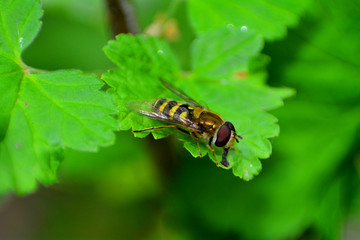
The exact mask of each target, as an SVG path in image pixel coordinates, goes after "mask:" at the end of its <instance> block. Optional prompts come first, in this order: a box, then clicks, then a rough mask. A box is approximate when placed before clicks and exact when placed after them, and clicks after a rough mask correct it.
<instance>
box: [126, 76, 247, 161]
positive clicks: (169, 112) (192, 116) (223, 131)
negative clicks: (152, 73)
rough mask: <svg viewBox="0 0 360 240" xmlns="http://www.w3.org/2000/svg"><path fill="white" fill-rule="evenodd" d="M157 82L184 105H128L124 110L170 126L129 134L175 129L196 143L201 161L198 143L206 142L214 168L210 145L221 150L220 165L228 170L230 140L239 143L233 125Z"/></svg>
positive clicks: (167, 102) (157, 102) (159, 102)
mask: <svg viewBox="0 0 360 240" xmlns="http://www.w3.org/2000/svg"><path fill="white" fill-rule="evenodd" d="M160 81H161V82H162V84H163V85H164V86H165V87H166V88H168V89H169V90H170V91H171V92H173V93H174V94H176V95H177V96H179V97H180V98H182V99H183V100H185V102H178V101H174V100H171V99H165V98H159V99H155V100H150V101H133V102H129V104H128V107H129V108H130V109H132V110H133V111H135V112H137V113H139V114H141V115H144V116H146V117H148V118H151V119H155V120H159V121H163V122H166V123H169V124H171V125H165V126H160V127H151V128H146V129H142V130H133V131H132V132H133V133H135V132H144V131H149V130H156V129H162V128H175V129H177V130H179V131H181V132H184V133H186V134H188V135H190V136H191V137H192V138H193V139H194V140H195V141H196V143H197V146H198V149H199V154H200V157H203V155H202V153H201V150H200V145H199V141H198V139H202V140H205V141H208V146H209V148H210V149H211V151H212V153H213V156H214V158H215V161H216V165H217V166H218V167H219V163H218V161H217V158H216V156H215V150H214V148H213V147H212V144H214V145H215V146H217V147H220V148H223V154H222V160H221V164H222V165H223V166H225V167H228V166H229V162H228V161H227V155H228V151H229V149H230V147H231V146H233V145H234V140H235V141H236V142H239V140H238V138H239V139H242V137H241V136H240V135H238V134H236V131H235V128H234V125H233V124H232V123H231V122H227V121H225V120H224V119H223V118H222V117H221V116H220V115H219V114H217V113H215V112H213V111H210V110H208V109H206V108H204V107H203V106H201V105H200V104H199V103H197V102H196V101H195V100H193V99H192V98H190V97H189V96H188V95H186V94H185V93H184V92H182V91H180V90H178V89H176V88H175V87H174V86H173V85H171V84H170V83H169V82H167V81H164V80H162V79H160Z"/></svg>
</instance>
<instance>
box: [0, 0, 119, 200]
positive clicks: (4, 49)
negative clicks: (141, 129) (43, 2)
mask: <svg viewBox="0 0 360 240" xmlns="http://www.w3.org/2000/svg"><path fill="white" fill-rule="evenodd" d="M40 7H41V6H40V1H35V0H26V1H2V2H1V3H0V9H2V11H1V12H0V21H1V22H0V42H1V43H2V44H0V93H1V94H0V109H1V113H0V193H5V192H8V191H11V190H15V191H16V192H17V193H19V194H24V193H28V192H30V191H33V190H34V189H35V188H36V186H37V181H39V182H41V183H42V184H45V185H48V184H51V183H54V182H55V181H56V172H57V168H58V165H59V163H60V161H61V160H62V159H63V156H62V151H63V148H64V147H69V148H73V149H78V150H82V151H95V150H97V148H98V146H105V145H109V144H111V143H112V142H113V141H114V135H113V133H112V130H113V129H115V128H116V127H117V124H116V122H115V120H114V119H113V118H112V117H110V116H109V114H111V113H113V112H114V111H115V109H114V106H113V103H112V102H111V99H110V98H109V97H108V96H107V95H106V94H105V92H100V91H99V89H100V88H101V87H102V86H103V83H102V82H101V81H100V80H99V79H97V78H96V77H95V76H94V75H84V74H82V73H81V72H80V71H76V70H62V71H55V72H47V73H45V72H41V71H39V70H35V69H32V68H30V67H28V66H26V65H25V64H24V63H22V61H21V58H20V56H21V53H22V51H23V50H24V48H25V47H27V46H28V45H29V44H30V43H31V41H32V40H33V39H34V37H35V36H36V35H37V33H38V31H39V29H40V25H41V23H40V21H39V18H40V17H41V15H42V10H41V8H40Z"/></svg>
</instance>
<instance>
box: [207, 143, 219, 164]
mask: <svg viewBox="0 0 360 240" xmlns="http://www.w3.org/2000/svg"><path fill="white" fill-rule="evenodd" d="M211 142H212V138H210V141H209V148H210V150H211V151H212V153H213V156H214V158H215V161H216V166H217V167H219V163H218V160H217V158H216V156H215V150H214V149H213V147H212V146H211Z"/></svg>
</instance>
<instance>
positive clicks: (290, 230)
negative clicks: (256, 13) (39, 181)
mask: <svg viewBox="0 0 360 240" xmlns="http://www.w3.org/2000/svg"><path fill="white" fill-rule="evenodd" d="M130 4H131V5H132V6H133V7H134V12H135V15H136V17H137V22H138V25H139V28H140V29H141V30H145V29H148V27H149V25H150V24H152V23H154V21H155V22H156V19H161V16H162V15H161V14H166V15H167V16H169V17H171V18H173V19H174V22H175V23H176V24H175V25H171V27H173V28H171V27H170V30H171V29H173V30H174V29H175V30H174V31H175V33H174V32H171V34H170V37H169V35H166V34H165V37H168V40H169V41H170V42H171V46H172V47H173V49H174V51H175V53H176V54H177V56H178V59H179V61H180V63H181V65H182V67H183V69H188V68H189V60H188V59H189V58H190V57H189V52H190V51H189V47H190V44H191V41H192V40H193V39H194V38H195V34H194V32H193V30H192V28H191V27H190V25H191V24H190V23H189V20H188V16H187V8H186V4H187V3H186V1H177V0H174V1H166V0H133V1H131V2H130ZM259 4H262V2H261V1H259ZM43 7H44V17H43V19H42V21H43V27H42V30H41V32H40V34H39V36H38V37H37V39H36V40H35V42H34V43H33V44H32V45H31V46H30V48H29V49H27V50H26V52H25V54H24V55H23V59H24V61H25V63H27V64H28V65H30V66H33V67H36V68H41V69H47V70H56V69H69V68H70V69H72V68H74V69H82V70H84V71H86V72H95V73H98V74H101V73H103V72H104V71H105V70H107V69H109V68H112V67H113V66H112V64H111V62H110V61H109V60H108V59H107V58H106V57H105V55H104V53H103V52H102V47H103V46H104V45H106V43H107V41H108V40H109V39H112V38H113V35H112V33H111V29H110V23H109V17H108V11H107V6H106V2H105V1H102V0H79V1H70V0H44V1H43ZM359 20H360V2H359V1H352V0H349V1H346V4H345V3H344V2H342V1H340V0H330V1H325V0H324V1H316V2H314V3H312V4H310V5H309V7H307V9H306V11H305V12H304V13H303V15H302V17H301V20H300V23H299V24H298V26H296V27H292V28H291V29H289V30H288V34H287V36H286V37H285V38H283V39H281V40H276V41H272V42H267V43H266V44H265V49H264V53H265V54H267V55H269V56H270V57H271V63H270V64H269V66H268V73H269V76H268V83H269V85H271V86H289V87H292V88H294V89H296V91H297V94H296V96H295V97H293V98H291V99H289V100H287V101H286V102H285V106H284V107H283V108H281V109H278V110H276V111H274V112H273V114H274V115H275V116H276V117H277V118H278V119H279V123H280V127H281V132H280V137H278V138H275V139H273V140H272V143H273V154H272V156H271V158H270V159H266V160H263V161H262V163H263V170H262V172H261V173H260V175H259V176H257V177H255V179H254V180H252V181H250V182H244V181H242V180H239V179H238V178H236V177H234V176H233V175H232V174H231V173H230V172H227V171H224V170H223V169H220V168H217V167H216V166H215V165H214V164H210V162H209V161H208V159H199V158H198V159H194V158H192V157H191V155H190V154H189V153H188V152H187V151H184V149H182V148H181V147H180V145H181V144H179V143H178V142H177V140H176V139H175V138H173V137H170V138H167V139H163V140H159V141H153V140H152V139H151V138H150V137H148V138H146V139H145V140H144V139H136V138H134V137H133V136H132V134H131V133H130V132H121V133H118V134H117V142H116V144H115V145H113V146H111V147H109V148H103V149H101V150H100V151H99V152H98V153H82V152H75V151H71V150H68V151H67V152H66V156H65V160H64V162H63V163H62V164H61V167H60V173H59V183H58V184H56V185H54V186H51V187H48V188H44V187H42V188H40V189H39V190H38V192H36V193H34V194H32V195H29V196H25V197H16V196H7V197H5V198H4V199H2V201H1V205H0V239H5V240H8V239H9V240H10V239H14V240H15V239H31V240H32V239H360V212H359V205H360V194H359V193H360V192H359V167H360V144H359V143H360V141H359V140H360V134H359V133H360V131H359V126H360V58H359V53H360V42H359V39H360V26H359V24H358V23H359ZM174 22H173V24H174ZM174 36H175V37H174ZM172 37H173V38H172ZM228 107H231V106H228Z"/></svg>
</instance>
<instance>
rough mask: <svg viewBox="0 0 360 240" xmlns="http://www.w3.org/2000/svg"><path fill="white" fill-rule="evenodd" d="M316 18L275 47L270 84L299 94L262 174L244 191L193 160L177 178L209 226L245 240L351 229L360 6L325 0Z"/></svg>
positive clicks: (180, 192) (330, 234) (359, 121)
mask: <svg viewBox="0 0 360 240" xmlns="http://www.w3.org/2000/svg"><path fill="white" fill-rule="evenodd" d="M311 11H312V13H311V15H307V16H308V18H307V19H306V21H305V22H304V24H303V25H302V26H299V27H298V28H297V29H294V30H291V31H290V32H289V36H288V38H286V39H284V40H283V41H281V42H278V43H273V44H270V45H267V49H266V53H267V54H269V55H270V56H271V58H272V63H271V65H270V67H269V70H270V71H269V72H270V74H269V76H270V80H271V82H272V84H276V85H287V86H290V87H294V88H295V89H296V90H297V96H296V98H295V99H293V100H291V101H288V102H287V103H286V106H285V107H284V108H281V109H279V110H276V112H274V114H275V116H277V117H278V118H279V119H280V123H281V134H280V136H279V138H276V139H274V141H273V146H274V152H273V155H272V156H271V158H270V159H269V160H267V161H264V162H263V165H264V170H263V173H262V174H261V175H260V176H259V177H257V178H256V180H255V181H252V182H250V183H246V184H241V183H240V184H239V183H238V182H236V181H234V180H233V179H231V178H230V177H228V176H226V175H225V174H222V173H221V172H219V171H215V170H213V169H212V168H209V167H207V166H205V164H202V163H199V164H193V163H188V165H187V166H185V167H183V168H182V171H183V172H182V173H180V174H179V175H180V176H179V177H178V179H180V189H179V188H177V189H176V191H174V192H176V194H177V197H179V198H180V199H181V200H180V201H181V202H183V203H184V202H185V203H184V204H187V205H186V209H197V210H198V213H199V215H200V216H199V222H206V226H207V227H209V226H210V228H214V229H216V230H217V231H222V232H236V233H237V234H238V235H240V236H241V237H242V238H244V239H299V238H302V237H303V236H308V235H307V234H308V233H309V229H310V230H311V232H313V233H311V232H310V236H309V237H310V238H312V237H313V236H315V238H321V237H323V238H325V239H332V238H336V237H337V236H341V234H342V233H343V231H344V225H345V224H344V221H343V220H344V216H345V215H346V214H347V213H348V212H347V211H348V208H349V207H351V206H350V203H351V199H349V197H350V196H349V195H352V194H354V191H355V188H356V186H357V185H355V184H354V182H356V183H358V179H359V173H358V171H357V170H358V169H357V167H356V166H357V164H358V156H359V154H358V153H359V147H358V146H359V126H360V108H359V100H360V94H359V89H360V88H359V79H360V72H359V71H358V69H359V58H358V51H355V50H356V49H359V47H360V44H359V41H358V39H359V37H360V31H359V25H356V24H355V22H356V20H357V19H359V14H358V13H359V5H358V1H349V2H348V3H347V4H345V5H342V4H341V1H338V0H331V1H327V0H324V1H316V3H315V4H314V5H313V6H312V7H311ZM339 33H340V34H341V35H339ZM340 36H341V37H340ZM339 37H340V38H341V43H339V42H338V41H329V39H339ZM343 42H344V43H346V44H342V43H343ZM350 43H351V44H350ZM244 140H245V139H244ZM189 165H191V166H192V167H191V168H190V167H188V166H189ZM194 175H196V176H197V179H196V181H194V180H193V179H192V178H191V177H192V176H194ZM351 178H353V179H354V180H353V181H349V179H350V180H351ZM355 180H356V181H355ZM224 186H225V187H224ZM214 189H217V190H216V191H214ZM209 199H211V201H209ZM170 204H171V203H170ZM207 229H208V228H207ZM216 230H215V231H216ZM304 233H305V235H303V234H304Z"/></svg>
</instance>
